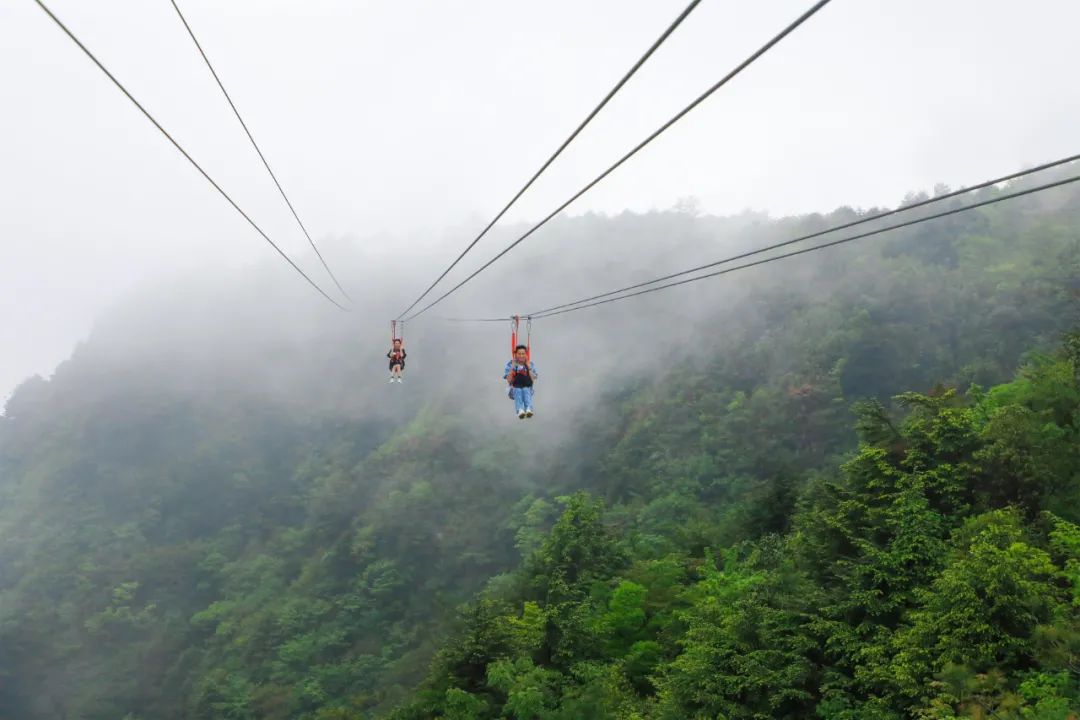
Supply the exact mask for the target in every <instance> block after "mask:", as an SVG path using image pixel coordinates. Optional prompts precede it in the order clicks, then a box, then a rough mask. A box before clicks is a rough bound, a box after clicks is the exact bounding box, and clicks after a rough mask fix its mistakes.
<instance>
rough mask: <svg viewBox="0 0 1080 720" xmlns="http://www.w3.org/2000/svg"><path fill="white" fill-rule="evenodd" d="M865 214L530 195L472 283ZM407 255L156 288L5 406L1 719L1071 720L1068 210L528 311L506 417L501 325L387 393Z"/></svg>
mask: <svg viewBox="0 0 1080 720" xmlns="http://www.w3.org/2000/svg"><path fill="white" fill-rule="evenodd" d="M998 192H1001V190H1000V189H990V190H986V191H983V192H981V193H979V196H980V197H989V196H990V195H992V194H994V193H998ZM911 199H914V197H913V198H911ZM909 200H910V199H909ZM949 202H954V201H949ZM859 214H860V213H859V212H856V211H854V210H851V209H841V210H837V211H835V212H834V213H831V214H829V215H828V216H808V217H802V218H788V219H782V220H777V221H771V220H769V219H768V218H765V217H763V216H759V215H754V214H749V213H748V214H745V215H743V216H739V217H734V218H713V217H697V216H695V215H694V214H693V213H689V212H674V211H673V212H657V213H651V214H647V215H633V214H629V213H627V214H624V215H621V216H618V217H614V218H605V217H598V216H593V215H587V216H583V217H579V218H572V219H571V218H561V219H559V220H558V221H557V222H555V223H553V226H552V227H551V228H550V229H549V236H547V237H545V238H544V240H543V242H540V241H539V239H538V240H537V242H536V243H534V244H533V245H531V246H524V247H523V248H522V252H521V253H520V257H517V258H516V259H515V264H511V265H509V266H508V268H507V270H506V272H505V274H504V275H503V276H502V277H501V278H500V279H498V280H497V281H496V282H495V283H494V284H493V285H489V286H486V287H485V288H484V291H485V297H495V298H498V299H499V306H500V307H502V306H509V308H508V309H509V310H510V311H516V310H521V311H527V310H529V309H532V307H533V306H534V305H535V306H539V307H543V306H545V305H551V304H554V303H557V302H561V301H564V300H566V299H568V298H569V299H572V298H573V297H577V296H580V295H583V294H589V293H593V292H602V291H604V290H607V289H609V288H608V287H604V286H601V287H599V288H597V283H598V282H604V283H607V282H611V283H613V286H615V285H619V284H624V283H625V282H627V281H630V282H632V281H635V280H641V279H645V278H647V277H649V276H652V275H654V274H657V273H661V272H666V271H670V270H674V269H678V268H680V266H682V265H685V264H687V258H693V259H694V260H699V259H700V261H707V260H709V259H712V257H714V256H723V255H726V254H729V253H730V252H733V251H738V250H741V249H745V248H747V247H755V246H757V245H760V244H763V243H765V242H768V241H770V240H776V239H782V238H786V237H790V236H794V235H797V234H799V233H802V232H809V231H814V230H818V229H821V228H823V227H827V226H829V225H833V224H838V223H840V222H845V221H848V220H850V219H852V218H854V217H856V216H857V215H859ZM422 270H423V269H415V270H408V271H406V272H405V274H404V275H403V276H401V277H398V278H395V282H394V284H393V285H391V286H387V285H386V284H385V283H377V282H376V278H377V275H376V274H375V271H372V272H371V274H370V275H368V276H366V277H365V278H363V280H364V281H365V282H367V283H369V287H368V289H367V290H366V291H365V293H366V295H367V300H366V302H367V303H368V306H367V307H368V308H369V310H368V311H365V312H364V313H363V315H364V317H363V318H361V319H360V320H357V319H355V318H349V319H339V318H326V317H323V316H321V315H318V314H317V313H316V312H315V311H312V310H309V309H307V307H306V306H303V305H294V304H292V298H291V297H290V298H285V299H282V300H280V301H274V300H269V301H265V300H264V297H265V295H264V294H263V293H264V291H265V289H266V288H265V285H266V283H263V282H262V280H261V279H259V278H251V279H247V280H245V281H244V282H240V283H237V284H236V286H235V287H229V285H230V284H231V281H227V280H225V279H223V280H222V282H221V283H220V284H218V285H213V287H212V288H211V291H206V290H207V288H205V287H202V288H200V292H191V291H190V290H191V288H190V287H188V288H187V290H188V291H187V292H180V290H179V289H178V288H176V287H165V288H161V289H159V290H158V291H157V293H158V294H157V295H154V296H153V297H149V298H142V299H138V300H133V301H132V303H130V304H129V305H127V306H125V307H121V308H118V309H117V310H116V311H115V312H114V313H113V314H112V315H111V316H110V317H109V318H106V319H104V320H103V321H102V323H101V324H100V326H99V328H98V329H97V330H96V331H95V333H94V335H93V336H92V337H91V338H90V339H89V340H88V341H87V342H86V343H85V344H84V345H83V346H81V347H80V348H78V349H77V350H76V352H75V353H74V355H73V357H72V359H71V360H70V361H69V362H67V363H66V364H65V365H63V366H62V367H61V368H60V369H59V370H58V371H57V372H56V374H55V375H54V376H53V377H52V378H50V379H48V380H42V379H34V380H31V381H28V382H27V383H26V384H24V385H23V386H22V387H21V388H19V390H18V391H16V393H15V394H14V395H13V396H12V398H11V400H10V402H9V403H8V405H7V408H6V412H5V414H4V416H3V417H2V419H0V718H19V719H23V718H25V719H27V720H54V719H56V720H59V719H61V718H63V719H65V720H74V719H75V718H78V719H80V720H119V719H120V718H126V719H127V720H168V719H170V718H188V719H210V718H228V719H235V720H241V719H243V720H246V719H255V718H281V719H284V718H304V719H308V720H315V719H320V720H329V719H336V720H347V719H358V718H383V717H391V718H395V719H397V720H413V719H419V718H431V717H445V718H455V719H457V720H466V719H474V720H481V719H486V718H499V717H513V718H522V719H525V718H536V719H544V720H549V719H556V718H559V719H563V718H565V719H566V720H570V719H571V718H625V719H630V718H641V719H645V718H649V719H661V718H662V719H668V718H671V719H674V718H728V719H730V720H735V719H739V720H742V719H748V720H749V719H758V718H762V719H764V718H790V719H794V718H813V717H819V718H825V719H828V720H856V719H859V720H864V719H868V718H882V719H892V718H896V719H900V718H923V719H930V718H934V719H944V718H994V717H996V718H1009V719H1014V718H1032V719H1037V720H1069V719H1071V718H1072V719H1075V718H1076V717H1077V711H1078V709H1080V336H1078V335H1077V332H1076V329H1077V327H1078V320H1080V316H1078V310H1080V193H1078V192H1077V191H1075V190H1069V189H1061V190H1057V191H1053V192H1048V193H1045V194H1041V195H1036V196H1030V197H1026V198H1022V199H1019V200H1016V201H1013V202H1010V203H1007V204H1002V205H997V206H992V207H988V208H984V209H981V210H978V211H973V212H970V213H964V214H961V215H956V216H953V217H951V218H948V219H946V220H943V221H939V222H933V223H928V224H925V225H920V226H916V227H914V228H911V229H909V230H906V231H900V232H898V233H895V234H890V235H885V236H881V237H879V238H876V239H873V240H867V241H865V242H862V243H856V244H854V245H851V246H848V247H844V248H835V249H832V250H827V251H823V252H821V253H816V254H811V255H807V256H803V257H801V258H798V259H792V260H787V261H782V262H779V263H775V264H773V265H768V266H765V267H762V268H758V269H755V270H752V271H747V272H745V273H739V274H733V275H731V276H726V277H725V278H722V279H718V280H715V281H707V282H704V283H698V284H696V285H694V286H689V287H686V288H682V289H675V290H672V291H669V292H667V293H657V294H655V295H652V296H649V297H648V298H640V299H635V300H629V301H626V302H625V303H618V304H614V305H610V306H607V307H606V308H597V309H593V310H587V311H583V312H580V313H572V314H569V315H566V316H560V317H559V318H552V319H550V320H546V321H542V322H541V321H538V322H537V323H536V357H535V359H536V361H537V364H538V366H539V369H540V371H541V381H540V383H539V385H538V394H537V417H536V418H535V419H533V420H531V421H527V422H521V421H518V420H517V419H516V418H514V417H513V415H512V414H511V412H510V408H509V407H508V402H507V400H506V398H505V392H504V391H503V390H502V388H501V386H500V380H499V374H500V371H501V365H502V363H503V362H504V361H505V359H506V358H505V355H506V342H507V339H506V337H505V333H504V332H502V331H503V330H505V329H504V328H501V327H499V328H498V330H496V329H492V328H489V327H486V326H484V327H474V326H451V325H449V324H446V323H441V322H437V321H435V319H434V318H433V319H432V320H431V321H429V322H428V323H427V324H421V323H417V324H416V327H414V328H410V329H409V333H410V335H409V337H410V346H409V350H410V367H409V370H408V374H407V377H406V383H405V384H404V385H403V386H401V387H398V386H392V387H387V386H386V384H385V378H384V376H383V374H382V373H383V372H384V370H383V368H384V367H385V363H383V362H380V360H379V358H380V357H381V356H382V354H383V353H385V348H383V347H382V344H383V343H384V342H385V340H384V338H383V336H384V335H385V334H386V333H385V331H383V330H382V320H381V318H385V317H390V316H392V315H393V313H394V312H395V311H396V310H399V309H400V308H397V307H390V305H392V304H396V303H398V302H400V300H401V297H400V294H399V293H397V292H396V290H395V288H396V287H397V286H398V284H399V283H400V284H405V285H408V286H409V287H410V288H411V287H412V286H413V285H417V284H420V283H412V282H411V281H412V279H413V275H414V274H415V276H416V277H417V278H419V277H420V276H421V275H424V272H422ZM178 282H179V281H178ZM179 284H180V285H181V286H182V285H183V283H182V282H179ZM255 298H259V302H255V300H254V299H255ZM475 302H476V303H480V302H481V301H480V300H479V299H477V300H475ZM267 303H269V304H267ZM526 303H527V304H528V306H527V307H520V305H524V304H526ZM384 306H385V307H384ZM477 306H478V307H479V305H477ZM488 314H490V311H489V312H488ZM353 323H355V324H353Z"/></svg>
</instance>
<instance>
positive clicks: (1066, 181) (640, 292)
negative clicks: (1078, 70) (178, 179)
mask: <svg viewBox="0 0 1080 720" xmlns="http://www.w3.org/2000/svg"><path fill="white" fill-rule="evenodd" d="M1077 181H1080V175H1074V176H1073V177H1069V178H1065V179H1064V180H1058V181H1056V182H1051V183H1046V184H1045V185H1039V186H1037V187H1033V188H1029V189H1027V190H1020V191H1017V192H1013V193H1008V194H1005V195H1000V196H998V197H996V198H991V199H989V200H983V201H982V202H977V203H974V204H971V205H965V206H964V207H959V208H953V209H952V210H946V211H944V212H940V213H936V214H934V215H927V216H926V217H922V218H916V219H914V220H908V221H906V222H902V223H897V224H896V225H889V226H887V227H883V228H878V229H876V230H870V231H868V232H865V233H860V234H858V235H851V236H849V237H845V238H840V239H839V240H833V241H831V242H827V243H822V244H821V245H815V246H813V247H808V248H803V249H801V250H794V251H792V252H789V253H784V254H782V255H775V256H772V257H768V258H764V259H762V260H755V261H754V262H750V263H745V264H743V265H736V266H735V267H730V268H724V269H723V270H718V271H716V272H711V273H707V274H705V275H698V276H697V277H692V278H688V279H686V280H680V281H678V282H673V283H667V284H666V285H658V286H657V287H653V288H648V289H646V290H638V291H637V292H633V293H630V294H628V295H620V296H619V297H614V298H608V299H607V300H598V301H596V302H592V303H589V304H587V305H578V306H576V307H570V308H566V309H564V310H557V311H555V312H551V313H547V314H546V315H540V316H535V315H534V316H533V319H534V320H541V319H544V318H549V317H554V316H556V315H563V314H565V313H571V312H574V311H575V310H584V309H586V308H591V307H596V306H597V305H606V304H607V303H613V302H618V301H620V300H626V299H628V298H632V297H637V296H638V295H647V294H649V293H653V292H658V291H660V290H666V289H668V288H673V287H677V286H679V285H686V284H688V283H692V282H697V281H698V280H706V279H708V278H713V277H717V276H719V275H726V274H728V273H732V272H735V271H737V270H745V269H747V268H752V267H755V266H758V265H766V264H768V263H771V262H775V261H777V260H783V259H785V258H790V257H795V256H796V255H804V254H806V253H810V252H814V251H816V250H824V249H825V248H830V247H834V246H836V245H842V244H844V243H849V242H852V241H853V240H859V239H862V238H867V237H870V236H872V235H880V234H881V233H884V232H888V231H890V230H898V229H900V228H904V227H910V226H912V225H918V224H919V223H924V222H927V221H929V220H937V219H939V218H943V217H947V216H949V215H956V214H957V213H962V212H967V211H968V210H974V209H976V208H980V207H984V206H986V205H992V204H994V203H999V202H1003V201H1005V200H1012V199H1014V198H1018V197H1023V196H1024V195H1031V194H1032V193H1037V192H1042V191H1044V190H1050V189H1052V188H1056V187H1061V186H1062V185H1068V184H1070V183H1074V182H1077ZM571 304H573V303H571Z"/></svg>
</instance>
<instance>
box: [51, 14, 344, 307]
mask: <svg viewBox="0 0 1080 720" xmlns="http://www.w3.org/2000/svg"><path fill="white" fill-rule="evenodd" d="M34 2H36V3H37V4H38V7H40V8H41V9H42V10H44V11H45V14H47V15H48V16H49V17H50V18H52V21H53V22H55V23H56V24H57V25H58V26H59V27H60V29H61V30H63V31H64V33H66V34H67V36H68V37H69V38H71V40H72V41H73V42H74V43H75V44H76V45H78V46H79V49H80V50H82V51H83V52H84V53H86V56H87V57H88V58H90V59H91V60H92V61H93V62H94V64H95V65H97V66H98V68H99V69H100V70H101V71H102V72H103V73H105V75H106V76H107V77H108V78H109V79H110V80H112V82H113V84H114V85H116V87H118V88H119V89H120V92H122V93H124V95H126V96H127V99H128V100H130V101H131V102H132V104H134V105H135V107H137V108H139V111H140V112H142V114H143V115H145V116H146V119H147V120H149V121H150V122H151V123H153V125H154V127H156V128H157V129H158V130H159V131H160V132H161V134H162V135H164V136H165V137H166V139H168V141H169V142H170V143H172V144H173V147H175V148H176V149H177V150H179V151H180V154H181V155H183V156H184V157H185V158H187V161H188V162H190V163H191V164H192V165H193V166H194V167H195V169H196V170H198V171H199V173H200V174H201V175H202V176H203V177H204V178H206V180H207V182H209V183H210V184H211V185H213V187H214V189H215V190H217V191H218V192H219V193H221V196H222V197H223V198H225V199H226V200H227V201H228V202H229V204H230V205H232V206H233V208H234V209H235V210H236V212H238V213H240V215H241V216H242V217H243V218H244V219H245V220H247V222H248V224H249V225H251V227H253V228H255V231H256V232H257V233H259V235H261V236H262V238H263V240H265V241H266V242H267V243H269V244H270V247H272V248H274V250H276V251H277V253H278V255H280V256H281V257H282V258H283V259H284V260H285V262H287V263H289V265H291V266H292V268H293V270H295V271H296V272H298V273H300V276H301V277H303V278H304V279H305V280H307V281H308V284H310V285H311V287H313V288H315V290H317V291H318V293H319V294H320V295H322V296H323V297H324V298H326V299H327V300H328V301H329V302H331V303H333V305H334V306H336V307H337V308H338V309H339V310H344V311H345V312H348V309H347V308H345V307H344V306H343V305H341V304H340V303H339V302H338V301H337V300H334V298H332V297H330V296H329V295H327V294H326V292H325V291H324V290H323V289H322V288H321V287H319V286H318V284H316V282H315V281H314V280H312V279H311V278H310V277H308V275H307V273H305V272H304V271H303V270H301V269H300V267H299V266H298V265H297V264H296V263H294V262H293V261H292V259H291V258H290V257H289V256H288V255H286V254H285V252H284V251H283V250H282V249H281V248H280V247H278V246H277V244H276V243H274V241H273V240H271V239H270V237H269V236H268V235H267V234H266V233H264V232H263V231H262V228H260V227H259V226H258V225H256V224H255V221H254V220H252V219H251V218H250V217H249V216H248V214H247V213H245V212H244V211H243V210H241V209H240V206H239V205H237V204H236V202H235V201H234V200H233V199H232V198H231V197H229V194H228V193H226V192H225V191H224V190H223V189H222V188H221V186H220V185H218V184H217V183H216V182H214V179H213V178H212V177H210V175H208V174H207V172H206V171H205V170H203V169H202V166H201V165H199V163H197V162H195V159H194V158H192V157H191V155H188V153H187V151H186V150H184V148H182V147H181V146H180V143H178V142H176V140H174V139H173V136H172V135H170V134H169V133H168V131H166V130H165V128H163V127H162V126H161V124H160V123H158V121H157V120H155V119H154V116H153V115H151V114H150V113H149V112H147V110H146V108H144V107H143V106H142V105H141V104H140V103H139V101H138V100H136V99H135V97H134V96H133V95H132V94H131V93H130V92H128V90H127V88H126V87H124V86H123V84H122V83H121V82H120V81H119V80H117V79H116V77H115V76H114V75H113V74H112V73H111V72H109V71H108V69H107V68H106V67H105V66H104V65H102V64H101V61H100V60H98V59H97V57H95V56H94V54H93V53H92V52H90V50H88V49H87V47H86V46H85V45H83V44H82V42H81V41H80V40H79V38H77V37H75V34H74V33H72V32H71V30H69V29H68V27H67V25H65V24H64V23H63V22H61V20H60V18H58V17H56V15H54V14H53V12H52V10H50V9H49V8H48V7H47V6H46V5H45V3H44V2H42V0H34Z"/></svg>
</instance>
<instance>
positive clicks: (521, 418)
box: [518, 410, 525, 420]
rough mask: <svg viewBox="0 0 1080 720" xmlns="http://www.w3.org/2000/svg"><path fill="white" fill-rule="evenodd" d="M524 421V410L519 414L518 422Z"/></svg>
mask: <svg viewBox="0 0 1080 720" xmlns="http://www.w3.org/2000/svg"><path fill="white" fill-rule="evenodd" d="M524 419H525V411H524V410H520V411H519V412H518V420H524Z"/></svg>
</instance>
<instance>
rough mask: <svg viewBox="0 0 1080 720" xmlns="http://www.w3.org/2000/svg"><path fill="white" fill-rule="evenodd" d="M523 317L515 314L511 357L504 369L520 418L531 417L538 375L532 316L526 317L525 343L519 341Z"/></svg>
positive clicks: (512, 325)
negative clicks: (533, 349) (533, 354)
mask: <svg viewBox="0 0 1080 720" xmlns="http://www.w3.org/2000/svg"><path fill="white" fill-rule="evenodd" d="M520 326H521V318H520V317H518V316H516V315H515V316H514V318H513V319H512V320H511V324H510V348H511V358H510V360H509V361H508V362H507V363H506V368H505V369H504V370H503V379H504V380H506V384H507V387H508V390H507V395H508V397H509V398H510V399H511V400H513V401H514V410H515V411H516V412H517V416H518V419H519V420H524V419H526V418H531V417H532V416H533V414H534V412H533V383H534V382H535V381H536V379H537V377H538V375H537V373H536V365H535V364H533V361H532V318H526V326H525V327H526V340H525V343H520V342H518V332H519V329H520Z"/></svg>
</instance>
